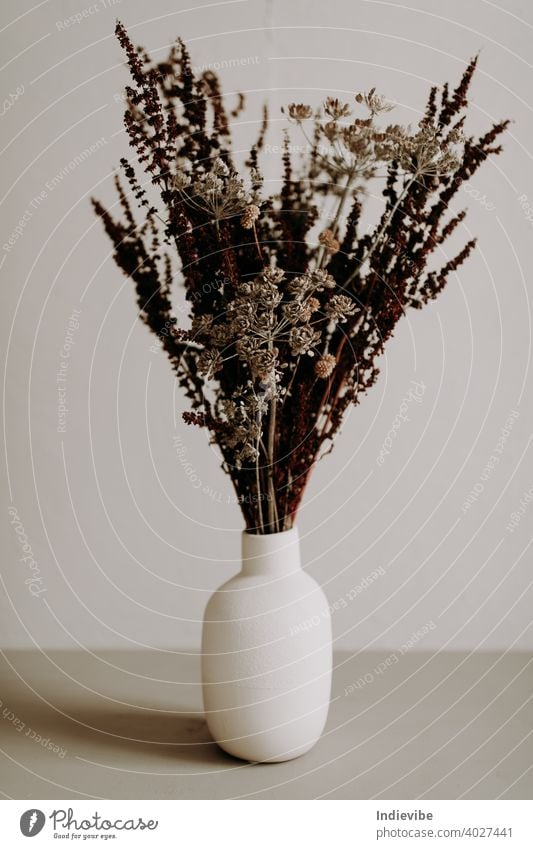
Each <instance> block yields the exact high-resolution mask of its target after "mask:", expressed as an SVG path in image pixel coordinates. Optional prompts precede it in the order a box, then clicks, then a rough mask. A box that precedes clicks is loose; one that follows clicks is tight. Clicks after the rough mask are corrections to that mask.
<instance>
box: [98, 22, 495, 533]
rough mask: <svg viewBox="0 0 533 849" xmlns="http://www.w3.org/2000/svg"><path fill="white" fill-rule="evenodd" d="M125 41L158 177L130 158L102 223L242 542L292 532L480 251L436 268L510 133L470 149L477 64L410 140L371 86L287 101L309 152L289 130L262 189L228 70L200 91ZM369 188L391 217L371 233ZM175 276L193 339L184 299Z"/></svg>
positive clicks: (137, 121) (431, 105) (139, 142)
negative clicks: (308, 497)
mask: <svg viewBox="0 0 533 849" xmlns="http://www.w3.org/2000/svg"><path fill="white" fill-rule="evenodd" d="M116 34H117V37H118V39H119V41H120V43H121V45H122V47H123V48H124V50H125V52H126V55H127V60H128V64H129V69H130V72H131V77H132V80H133V84H132V85H131V86H128V87H127V88H126V93H127V108H126V112H125V125H126V129H127V132H128V134H129V138H130V143H131V146H132V147H133V149H134V151H135V155H136V159H137V162H138V163H139V164H140V165H141V166H142V168H143V169H144V171H145V172H146V173H147V174H148V175H149V179H148V180H146V179H145V180H144V181H140V180H139V178H138V177H137V176H136V172H135V170H134V168H133V166H132V165H131V164H130V162H128V161H127V160H126V159H123V160H121V165H122V169H123V172H124V175H125V178H126V180H127V184H128V188H125V187H124V184H123V183H122V182H121V180H120V178H119V177H117V178H116V187H117V191H118V195H119V201H120V207H121V210H122V217H121V218H120V219H117V217H116V216H115V215H112V214H111V212H110V211H109V210H107V209H105V208H104V207H103V206H102V205H101V204H100V203H99V202H98V201H96V200H95V201H94V202H93V203H94V207H95V210H96V212H97V214H98V215H99V216H100V217H101V219H102V221H103V224H104V226H105V229H106V231H107V233H108V235H109V237H110V238H111V240H112V242H113V244H114V258H115V260H116V262H117V264H118V265H119V267H120V268H121V269H122V271H123V272H124V273H125V274H126V275H127V276H128V277H129V278H131V279H132V281H133V283H134V285H135V288H136V292H137V300H138V305H139V309H140V313H141V317H142V319H143V320H144V321H145V323H146V324H147V325H148V327H149V328H150V330H151V331H152V332H153V333H155V334H156V335H157V336H158V337H159V340H160V343H161V345H162V346H163V347H164V349H165V351H166V353H167V354H168V356H169V358H170V361H171V363H172V366H173V368H174V370H175V372H176V374H177V379H178V381H179V384H180V386H181V387H182V388H183V390H184V392H185V395H186V397H187V398H188V399H189V404H190V408H191V409H189V410H187V411H185V412H184V413H183V418H184V420H185V421H186V422H187V423H188V424H192V425H198V426H201V427H205V428H206V429H207V430H208V431H209V434H210V436H211V439H212V440H213V441H214V442H216V444H217V445H218V446H219V448H220V451H221V454H222V458H223V468H224V469H225V471H226V472H227V473H228V474H229V475H230V477H231V480H232V482H233V485H234V487H235V491H236V494H237V498H238V500H239V503H240V505H241V508H242V512H243V514H244V518H245V521H246V526H247V529H248V530H250V531H252V532H255V533H259V534H264V533H274V532H278V531H283V530H288V529H289V528H291V527H292V526H293V523H294V520H295V517H296V513H297V510H298V507H299V504H300V502H301V499H302V495H303V492H304V488H305V485H306V483H307V481H308V480H309V475H310V473H311V471H312V469H313V467H314V465H315V463H316V461H317V460H318V459H319V458H320V456H322V455H323V454H324V453H325V452H326V451H327V450H328V448H329V447H331V444H332V440H333V439H334V437H335V436H336V434H337V433H338V431H339V428H340V426H341V423H342V419H343V415H344V413H345V411H346V410H347V408H348V406H349V405H351V404H357V403H358V402H359V400H360V396H361V394H362V393H363V392H365V391H366V390H367V389H369V388H370V387H371V386H372V385H373V384H374V382H375V381H376V377H377V375H378V367H377V365H376V361H377V359H378V357H379V355H380V354H381V352H382V351H383V346H384V344H385V342H386V341H387V339H388V338H389V337H390V336H391V334H392V332H393V329H394V327H395V325H396V323H397V321H398V320H399V319H400V317H401V316H402V315H403V314H404V313H405V311H406V310H407V308H409V307H415V308H417V309H418V308H420V307H422V306H423V305H424V304H426V303H427V302H428V301H429V300H431V299H433V298H435V297H436V296H437V295H438V294H439V292H440V291H441V290H442V289H443V287H444V285H445V284H446V282H447V280H448V278H449V276H450V274H451V273H452V272H453V271H455V270H456V269H457V268H458V266H459V265H461V263H462V262H464V260H465V259H466V258H467V257H468V255H469V254H470V252H471V251H472V249H473V248H474V245H475V240H470V241H468V242H467V243H466V245H464V247H462V249H461V250H460V251H459V252H458V253H457V255H455V256H454V257H453V258H452V259H448V261H447V262H445V264H444V265H443V266H442V267H440V268H439V267H437V268H431V267H430V266H429V264H428V260H429V258H430V256H431V254H433V253H434V252H435V251H436V249H437V248H438V247H439V246H440V245H442V244H443V242H444V241H445V240H446V239H448V238H449V236H451V234H452V233H453V232H454V231H455V230H456V228H457V227H458V225H459V224H461V222H462V221H463V219H464V217H465V211H464V210H462V211H460V212H455V213H452V212H450V202H451V201H452V199H453V198H454V197H455V196H456V195H457V192H458V190H459V188H460V186H461V184H462V183H463V182H464V181H466V180H469V179H470V178H471V177H472V175H473V174H474V173H475V172H476V170H477V169H478V168H479V166H480V165H481V164H482V163H483V162H484V160H485V159H486V158H487V156H489V155H490V154H496V153H499V152H500V150H501V148H500V146H499V145H498V144H497V138H498V136H499V135H500V134H501V133H502V132H503V131H504V130H505V128H506V126H507V123H508V122H507V121H501V122H499V123H497V124H495V125H494V126H493V127H492V128H491V129H489V130H488V132H487V133H486V134H485V135H483V136H482V137H481V138H478V139H475V138H473V137H470V136H467V135H465V133H464V120H465V108H466V106H467V99H466V98H467V91H468V88H469V85H470V82H471V79H472V75H473V73H474V70H475V68H476V61H477V60H476V59H473V60H472V61H471V62H470V64H469V65H468V67H467V68H466V70H465V72H464V74H463V77H462V79H461V81H460V83H459V85H458V87H457V88H456V89H455V90H454V91H453V92H450V91H449V89H448V86H447V85H444V86H443V87H442V88H441V89H440V90H438V89H437V88H436V87H435V88H432V89H431V91H430V94H429V99H428V102H427V106H426V108H425V112H424V115H423V117H422V119H421V121H420V122H419V124H418V126H417V127H415V128H414V129H413V128H411V127H410V126H401V125H398V124H393V123H387V121H386V120H384V116H385V115H386V114H387V113H389V112H390V111H391V109H392V106H391V104H389V103H388V102H387V101H386V100H384V98H382V97H381V96H379V95H378V94H376V92H375V90H372V91H370V92H368V93H366V94H356V95H355V98H354V102H353V103H352V104H348V103H344V102H342V101H340V100H338V99H336V98H334V97H328V98H327V99H326V101H325V103H324V104H323V107H322V108H321V109H320V110H317V111H315V110H313V108H312V107H311V106H308V105H306V104H291V105H289V106H288V108H287V110H286V117H287V120H288V122H289V124H290V123H292V124H293V125H296V126H297V129H298V131H301V132H302V133H303V134H304V137H305V139H306V140H307V143H306V145H305V148H304V150H305V152H304V154H303V155H302V156H301V157H300V161H299V163H298V167H296V166H295V164H294V159H295V157H293V155H292V153H291V145H290V142H289V134H288V132H286V133H285V137H284V148H283V149H284V153H283V156H282V162H283V177H282V181H281V188H280V190H279V191H278V192H276V193H271V194H267V193H266V192H265V191H264V187H263V180H262V176H261V170H260V157H261V151H262V149H263V148H264V142H265V134H266V132H267V129H268V113H267V111H266V109H265V112H264V115H263V121H262V126H261V129H260V132H259V136H258V138H257V141H256V143H255V145H254V146H253V147H252V149H251V151H250V153H249V156H248V158H247V160H246V162H245V163H244V166H243V168H242V169H241V172H239V171H238V170H237V167H236V165H235V162H234V156H233V154H232V148H231V140H230V123H231V121H232V120H233V119H235V118H237V116H238V115H239V114H240V112H241V111H242V109H243V107H244V98H243V96H242V95H240V96H239V97H238V99H237V103H236V105H235V107H234V108H233V109H232V110H231V111H228V109H227V108H226V105H225V99H224V96H223V94H222V92H221V89H220V84H219V80H218V79H217V77H216V75H215V74H214V73H212V72H211V71H205V72H203V73H202V74H201V75H200V76H195V75H194V74H193V71H192V68H191V63H190V58H189V54H188V52H187V49H186V47H185V45H184V44H183V43H182V42H181V41H180V40H178V41H177V42H176V43H175V44H174V45H173V46H172V48H171V50H170V55H169V57H168V59H167V60H166V61H164V62H161V63H153V62H151V61H150V59H149V57H148V56H147V55H146V53H145V52H144V51H143V50H142V49H140V48H136V47H134V45H133V44H132V42H131V41H130V39H129V37H128V35H127V33H126V30H125V29H124V27H123V26H122V25H121V24H120V23H118V24H117V28H116ZM378 180H381V184H379V183H378ZM143 182H144V185H143ZM147 184H148V185H147ZM372 184H377V185H378V186H379V188H378V189H377V193H378V194H379V195H380V196H381V198H382V204H381V209H380V211H379V214H378V216H377V220H376V221H375V224H374V226H373V227H371V228H367V229H366V231H365V232H364V233H361V232H360V231H361V226H360V219H361V215H362V211H363V205H364V202H365V199H366V198H367V197H368V194H369V186H371V185H372ZM152 186H153V187H155V190H156V195H157V198H158V199H157V201H155V200H154V201H153V202H152V200H151V195H152V194H154V189H153V188H151V187H152ZM154 197H155V195H154ZM132 198H133V199H134V204H132ZM331 204H333V212H332V213H331V211H330V210H329V206H331ZM133 205H136V206H137V207H138V208H139V209H140V210H141V216H142V217H141V219H140V221H139V214H138V213H136V214H134V211H133ZM177 277H179V279H180V281H182V282H183V284H184V287H185V292H186V298H187V302H188V306H189V311H190V316H189V318H190V320H189V321H188V326H186V327H184V326H181V324H178V320H177V313H178V312H179V310H178V309H177V308H176V301H175V297H174V298H173V297H172V288H173V286H174V282H175V279H176V278H177Z"/></svg>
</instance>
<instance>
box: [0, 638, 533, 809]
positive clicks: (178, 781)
mask: <svg viewBox="0 0 533 849" xmlns="http://www.w3.org/2000/svg"><path fill="white" fill-rule="evenodd" d="M391 656H392V653H389V654H387V653H381V654H380V653H368V652H366V653H359V654H356V655H349V654H337V655H336V656H335V673H334V687H333V700H332V705H331V710H330V715H329V721H328V725H327V728H326V731H325V733H324V736H323V737H322V739H321V740H320V742H319V743H318V745H317V746H316V747H315V749H314V750H313V751H312V752H310V753H309V754H307V755H305V756H304V757H302V758H299V759H297V760H294V761H291V762H289V763H285V764H268V765H251V764H247V763H244V762H242V761H239V760H236V759H234V758H232V757H230V756H229V755H226V754H224V752H222V751H221V750H220V749H219V748H218V747H217V746H216V745H215V744H214V743H213V742H212V741H211V740H210V737H209V734H208V732H207V729H206V725H205V722H204V719H203V716H202V712H201V710H202V701H201V690H200V686H199V683H198V682H199V657H198V655H197V654H191V653H180V652H174V653H173V652H169V651H159V652H144V651H141V652H133V651H99V652H98V653H94V654H92V653H90V652H85V653H84V652H77V651H72V652H67V651H63V652H61V651H54V652H47V653H41V652H26V651H18V652H16V651H11V652H4V653H3V655H2V656H0V700H1V705H0V714H1V716H0V719H1V721H0V737H1V739H0V747H1V752H0V758H1V772H0V791H1V792H2V794H3V796H4V797H5V798H14V799H85V798H96V799H99V798H104V799H105V798H111V799H152V798H153V799H227V798H245V799H271V798H280V799H314V798H327V799H335V798H336V799H369V798H384V799H419V798H428V799H430V798H434V799H439V798H440V799H456V798H460V797H462V798H467V799H468V798H471V799H475V798H478V799H492V798H506V799H530V798H532V795H533V734H532V731H533V696H532V694H533V663H532V662H533V656H531V655H528V654H524V653H507V654H491V653H477V654H471V655H469V654H466V653H465V654H458V653H444V652H443V653H437V654H427V653H423V652H411V653H409V654H406V655H404V656H403V657H399V659H398V661H397V662H392V663H391V662H390V658H391ZM387 658H389V661H388V668H387V669H386V671H385V672H384V673H382V674H379V672H376V670H377V669H378V668H379V667H378V665H379V664H380V663H384V662H386V661H387ZM365 676H366V677H365ZM358 679H363V682H364V683H363V684H362V686H359V687H353V686H352V687H350V684H353V683H354V682H357V680H358ZM52 747H55V748H56V751H54V750H53V748H52ZM57 749H59V751H57Z"/></svg>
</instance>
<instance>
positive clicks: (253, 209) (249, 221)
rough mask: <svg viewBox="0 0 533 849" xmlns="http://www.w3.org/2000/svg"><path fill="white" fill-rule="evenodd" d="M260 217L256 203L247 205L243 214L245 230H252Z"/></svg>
mask: <svg viewBox="0 0 533 849" xmlns="http://www.w3.org/2000/svg"><path fill="white" fill-rule="evenodd" d="M258 218H259V207H258V206H256V205H255V203H251V204H250V206H247V207H246V209H245V210H244V212H243V214H242V216H241V224H242V226H243V227H244V229H245V230H251V229H252V227H253V226H254V224H255V222H256V221H257V219H258Z"/></svg>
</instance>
